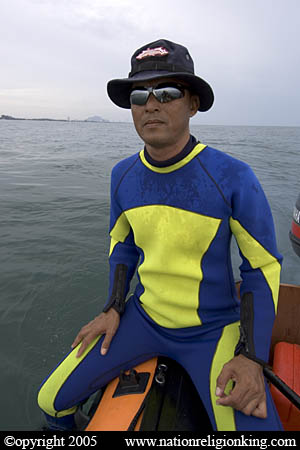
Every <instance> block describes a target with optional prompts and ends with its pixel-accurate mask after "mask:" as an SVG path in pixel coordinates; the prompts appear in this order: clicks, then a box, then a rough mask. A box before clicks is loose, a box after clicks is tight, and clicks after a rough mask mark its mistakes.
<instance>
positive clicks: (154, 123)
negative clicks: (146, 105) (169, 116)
mask: <svg viewBox="0 0 300 450" xmlns="http://www.w3.org/2000/svg"><path fill="white" fill-rule="evenodd" d="M163 123H164V122H163V121H162V120H159V119H149V120H147V121H146V122H145V123H144V126H147V127H148V126H149V127H152V126H153V127H155V126H159V125H162V124H163Z"/></svg>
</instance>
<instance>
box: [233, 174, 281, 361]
mask: <svg viewBox="0 0 300 450" xmlns="http://www.w3.org/2000/svg"><path fill="white" fill-rule="evenodd" d="M240 175H241V172H240V173H239V177H238V178H239V183H237V187H236V189H235V191H234V193H233V197H232V217H231V218H230V227H231V230H232V232H233V234H234V236H235V238H236V241H237V244H238V247H239V251H240V256H241V258H242V264H241V266H240V272H241V278H242V283H241V290H240V292H241V327H240V330H241V337H240V342H239V344H238V346H237V349H236V354H238V353H243V354H246V355H247V353H248V354H249V357H250V356H256V357H257V358H259V359H261V360H264V361H268V355H269V347H270V341H271V335H272V327H273V323H274V319H275V315H276V310H277V302H278V294H279V284H280V270H281V262H282V257H281V255H280V254H279V253H278V250H277V245H276V238H275V229H274V223H273V218H272V213H271V210H270V207H269V204H268V201H267V199H266V197H265V194H264V192H263V190H262V187H261V185H260V183H259V181H258V180H257V178H256V176H255V175H254V173H253V171H252V170H251V169H250V167H248V166H246V167H245V168H244V170H243V172H242V176H240Z"/></svg>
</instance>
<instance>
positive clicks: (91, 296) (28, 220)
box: [0, 120, 300, 431]
mask: <svg viewBox="0 0 300 450" xmlns="http://www.w3.org/2000/svg"><path fill="white" fill-rule="evenodd" d="M191 132H192V134H193V135H194V136H196V137H197V138H198V139H199V140H200V141H201V142H202V143H204V144H208V145H210V146H213V147H215V148H218V149H220V150H222V151H224V152H226V153H228V154H230V155H232V156H234V157H236V158H238V159H241V160H243V161H245V162H247V163H248V164H250V166H251V167H252V168H253V170H254V172H255V173H256V175H257V177H258V179H259V180H260V182H261V184H262V186H263V189H264V191H265V193H266V195H267V198H268V200H269V203H270V206H271V209H272V212H273V216H274V221H275V227H276V232H277V241H278V248H279V251H280V252H281V253H282V255H283V256H284V263H283V270H282V278H281V281H282V283H291V284H298V285H300V259H299V258H298V257H297V256H296V255H295V254H294V252H293V250H292V247H291V244H290V240H289V230H290V227H291V222H292V214H293V207H294V205H295V202H296V199H297V196H298V194H299V192H300V183H299V168H300V128H292V127H256V126H251V127H248V126H207V125H197V124H193V123H192V125H191ZM142 148H143V143H142V141H141V140H140V138H139V137H138V136H137V135H136V132H135V130H134V127H133V125H132V124H131V123H93V122H71V121H70V122H56V121H53V122H52V121H30V120H26V121H21V120H14V121H13V120H0V220H1V227H0V242H1V247H0V248H1V251H0V267H1V273H0V284H1V290H0V342H1V359H0V386H1V408H0V429H1V430H5V431H7V430H12V431H13V430H21V431H22V430H39V429H41V427H42V425H43V418H42V415H41V412H40V410H39V408H38V406H37V401H36V397H37V391H38V388H39V386H40V384H41V382H42V380H43V379H44V378H45V377H46V376H47V375H48V373H49V372H50V371H51V370H52V369H53V368H54V367H55V366H56V365H57V363H58V362H59V361H60V360H61V359H62V358H63V356H64V355H65V353H66V352H68V351H69V349H70V345H71V343H72V342H73V339H74V337H75V335H76V334H77V332H78V331H79V329H80V328H81V327H82V326H83V325H85V324H86V323H87V322H89V321H90V320H92V319H93V318H94V317H95V315H97V314H99V313H100V311H101V309H102V307H103V305H104V303H105V302H106V298H107V290H108V249H109V238H108V226H109V207H110V200H109V190H110V186H109V185H110V173H111V169H112V167H113V166H114V165H115V164H116V163H117V162H118V161H119V160H121V159H123V158H126V157H127V156H129V155H132V154H133V153H136V152H138V151H139V150H141V149H142ZM262 214H263V211H262ZM232 252H233V265H234V274H235V277H236V279H237V280H238V279H239V264H240V257H239V255H238V251H237V248H236V244H234V243H233V246H232Z"/></svg>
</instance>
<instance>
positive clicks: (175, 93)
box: [130, 85, 184, 105]
mask: <svg viewBox="0 0 300 450" xmlns="http://www.w3.org/2000/svg"><path fill="white" fill-rule="evenodd" d="M150 93H152V94H153V95H154V96H155V98H156V99H157V100H158V101H159V102H160V103H168V102H171V101H172V100H177V99H178V98H182V97H183V96H184V88H183V87H181V86H179V85H178V87H177V86H176V87H175V86H164V87H159V86H158V87H156V88H155V89H153V88H141V89H138V88H137V89H135V90H134V91H132V92H131V94H130V103H131V104H132V105H145V104H146V103H147V101H148V98H149V95H150Z"/></svg>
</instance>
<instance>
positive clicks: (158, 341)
mask: <svg viewBox="0 0 300 450" xmlns="http://www.w3.org/2000/svg"><path fill="white" fill-rule="evenodd" d="M232 234H234V236H235V239H236V241H237V244H238V246H239V250H240V255H241V258H242V264H241V266H240V270H241V277H242V284H241V296H243V294H244V293H247V292H250V293H251V295H252V304H251V305H252V306H251V307H252V311H251V314H252V319H253V320H252V323H251V327H252V328H251V339H252V344H253V345H252V347H253V349H255V355H256V357H258V358H260V359H262V360H265V361H267V360H268V353H269V346H270V339H271V334H272V326H273V321H274V317H275V314H276V307H277V300H278V291H279V277H280V263H281V255H280V254H279V253H278V251H277V248H276V241H275V233H274V226H273V220H272V216H271V212H270V208H269V205H268V203H267V200H266V198H265V195H264V193H263V190H262V188H261V186H260V184H259V182H258V180H257V179H256V177H255V175H254V174H253V172H252V170H251V169H250V167H249V166H248V165H247V164H245V163H243V162H241V161H239V160H237V159H234V158H232V157H230V156H229V155H226V154H225V153H223V152H220V151H218V150H216V149H213V148H211V147H208V146H205V145H202V144H200V143H197V142H196V140H195V138H193V137H191V138H190V141H189V143H188V144H187V146H186V147H185V148H184V149H183V150H182V152H181V153H180V154H179V155H177V157H175V158H173V159H172V160H169V161H166V162H163V163H158V162H157V161H153V160H152V159H151V157H150V155H149V154H148V153H147V151H146V149H144V150H142V151H141V152H140V153H138V154H136V155H133V156H131V157H129V158H127V159H125V160H123V161H121V162H119V163H118V164H117V165H116V166H115V167H114V169H113V171H112V177H111V220H110V236H111V247H110V256H109V261H110V291H109V299H108V302H110V301H111V298H112V296H113V295H114V286H115V283H116V273H117V272H118V267H120V265H121V266H123V267H126V279H125V281H126V282H125V285H124V292H123V294H124V295H127V294H128V292H129V289H130V281H131V279H132V277H133V275H134V272H135V270H136V268H137V267H138V269H137V277H138V284H137V286H136V288H135V291H134V294H133V295H131V296H130V298H129V300H128V301H127V303H126V308H125V313H124V315H123V316H122V318H121V322H120V327H119V329H118V331H117V333H116V335H115V337H114V338H113V340H112V343H111V347H110V349H109V351H108V353H107V355H106V356H104V357H103V356H101V355H100V346H101V342H102V340H103V337H100V338H98V339H96V340H95V341H94V342H93V343H92V344H91V345H90V347H89V348H88V350H87V351H86V352H85V354H84V355H83V356H82V357H81V358H79V359H76V357H75V355H76V353H77V351H78V350H74V351H72V352H71V353H70V354H69V355H68V356H67V358H66V359H65V360H64V361H63V362H62V363H61V364H60V365H59V366H58V367H57V368H56V370H55V371H54V372H53V373H52V374H51V376H50V377H48V378H47V379H46V380H45V382H44V384H43V386H42V388H41V390H40V393H39V404H40V406H41V408H42V409H44V411H45V412H46V413H47V414H48V415H49V416H52V417H53V416H56V417H60V418H61V419H59V420H58V422H59V421H63V420H65V421H66V422H68V420H70V421H71V420H72V414H73V413H74V412H75V410H76V405H77V404H78V403H79V401H80V400H83V399H84V398H86V397H88V396H89V395H90V394H91V393H92V392H94V391H95V390H97V389H98V388H99V387H100V386H102V385H104V384H106V383H107V382H108V381H109V380H110V379H111V378H113V377H115V376H117V375H118V373H119V371H120V369H128V368H130V367H131V366H133V365H135V364H137V363H140V362H142V361H144V360H146V359H149V358H150V357H152V356H154V355H165V356H168V357H171V358H173V359H175V360H176V361H178V362H179V363H180V364H182V365H183V366H184V367H185V368H186V370H187V371H188V372H189V374H190V376H191V378H192V379H193V381H194V384H195V386H196V388H197V389H198V392H199V394H200V397H201V399H202V401H203V403H204V405H205V407H206V409H207V412H208V414H209V417H210V420H211V423H212V426H213V428H214V429H218V430H235V429H239V430H276V429H280V427H281V425H280V422H279V419H278V416H277V413H276V411H275V408H274V405H273V402H272V400H271V398H270V394H269V390H268V388H267V387H266V391H267V407H268V418H267V419H258V418H256V417H253V416H250V417H249V416H246V415H244V414H243V413H241V412H239V411H235V410H233V409H232V408H230V407H222V406H217V405H216V397H215V388H216V378H217V377H218V375H219V373H220V371H221V369H222V367H223V365H224V364H225V363H226V362H227V361H229V360H230V359H231V358H233V356H234V352H235V349H236V347H237V344H238V341H239V338H240V331H239V319H240V303H239V301H238V299H237V295H236V289H235V282H234V278H233V272H232V266H231V258H230V242H231V237H232Z"/></svg>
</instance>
